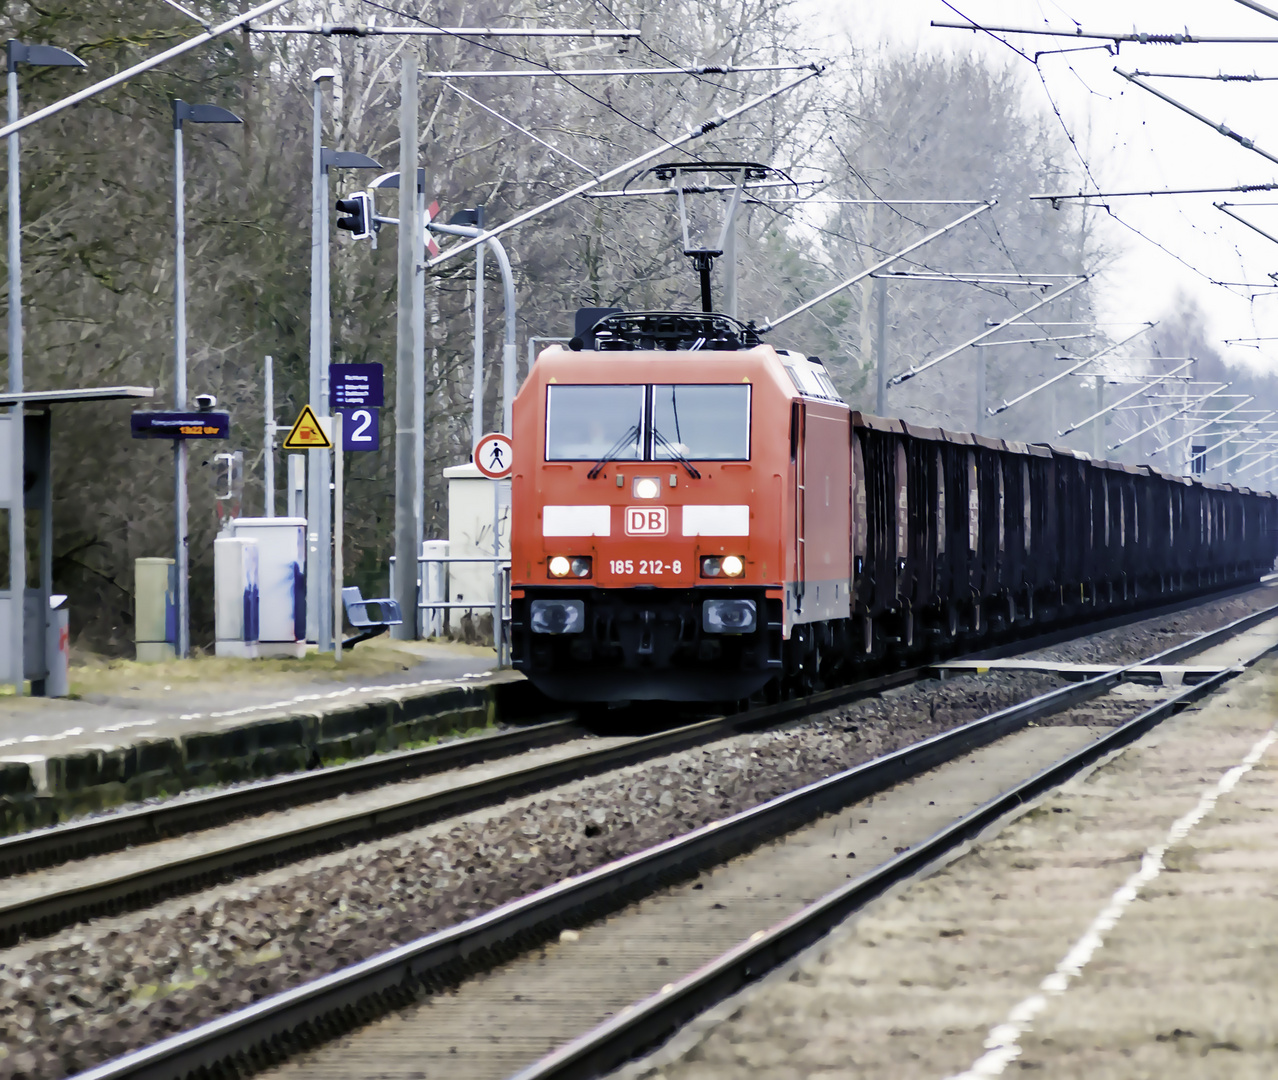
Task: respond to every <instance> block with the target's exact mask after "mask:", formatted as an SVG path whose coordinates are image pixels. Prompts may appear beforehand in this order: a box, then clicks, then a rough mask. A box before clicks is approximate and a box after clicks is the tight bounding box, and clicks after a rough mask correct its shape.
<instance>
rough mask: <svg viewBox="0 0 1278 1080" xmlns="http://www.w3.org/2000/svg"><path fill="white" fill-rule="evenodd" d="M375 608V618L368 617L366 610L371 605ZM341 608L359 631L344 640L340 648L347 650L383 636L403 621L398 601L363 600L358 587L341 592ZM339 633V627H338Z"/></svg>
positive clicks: (350, 587)
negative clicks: (380, 635) (379, 635)
mask: <svg viewBox="0 0 1278 1080" xmlns="http://www.w3.org/2000/svg"><path fill="white" fill-rule="evenodd" d="M374 604H375V605H376V606H377V618H375V619H374V618H373V617H372V616H371V615H369V612H368V609H369V607H370V606H371V605H374ZM342 606H343V607H345V608H346V618H347V621H349V622H350V624H351V625H352V626H353V627H355V629H356V630H359V631H360V633H358V634H356V635H355V636H354V637H353V638H344V639H343V640H342V647H343V648H344V649H349V648H350V647H351V646H352V645H358V644H359V643H360V642H361V641H367V640H368V639H369V638H373V637H377V635H378V634H384V633H385V632H386V631H387V629H389V628H390V627H392V626H398V625H399V624H400V623H402V622H403V621H404V618H403V616H402V615H401V614H400V610H399V603H398V601H395V600H391V599H390V598H389V597H383V598H379V599H376V600H365V599H364V597H363V596H362V595H361V594H360V591H359V586H358V585H351V586H349V587H348V588H344V589H343V590H342ZM338 631H339V633H340V631H341V627H338Z"/></svg>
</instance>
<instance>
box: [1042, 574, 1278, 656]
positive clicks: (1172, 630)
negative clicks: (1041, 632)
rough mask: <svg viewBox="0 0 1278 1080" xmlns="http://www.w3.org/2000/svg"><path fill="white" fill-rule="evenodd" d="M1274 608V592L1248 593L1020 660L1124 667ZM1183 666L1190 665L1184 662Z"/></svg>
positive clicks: (1277, 598) (1277, 593) (1276, 591)
mask: <svg viewBox="0 0 1278 1080" xmlns="http://www.w3.org/2000/svg"><path fill="white" fill-rule="evenodd" d="M1275 604H1278V589H1273V588H1258V589H1252V590H1250V591H1248V592H1245V593H1240V594H1239V595H1238V596H1232V597H1230V598H1229V599H1227V600H1218V601H1215V602H1213V603H1209V604H1203V605H1202V606H1201V607H1196V608H1190V609H1188V610H1187V611H1183V612H1180V613H1178V614H1176V615H1161V616H1157V617H1155V618H1153V619H1146V620H1144V621H1142V622H1138V623H1132V624H1131V625H1130V626H1120V627H1119V628H1118V629H1116V630H1106V631H1103V632H1102V633H1099V634H1090V635H1088V636H1087V637H1085V638H1078V639H1076V640H1074V641H1067V642H1064V643H1063V644H1061V645H1053V646H1051V647H1050V648H1046V649H1038V650H1036V651H1034V652H1027V653H1025V654H1024V659H1032V660H1055V661H1058V662H1060V663H1066V664H1124V663H1131V662H1133V661H1135V660H1140V659H1142V658H1143V657H1146V656H1153V655H1154V654H1155V653H1158V652H1162V651H1163V650H1164V649H1170V648H1172V647H1173V646H1175V645H1180V644H1181V643H1182V642H1186V641H1188V640H1189V639H1190V638H1195V637H1197V636H1198V635H1199V634H1205V633H1207V632H1208V631H1209V630H1218V629H1219V628H1220V627H1222V626H1228V625H1229V624H1230V623H1231V622H1234V621H1235V620H1237V619H1241V618H1243V616H1245V615H1250V614H1252V612H1255V611H1261V610H1262V609H1264V608H1267V607H1273V606H1274V605H1275ZM1185 662H1186V663H1190V664H1192V663H1193V660H1192V659H1190V660H1187V661H1185Z"/></svg>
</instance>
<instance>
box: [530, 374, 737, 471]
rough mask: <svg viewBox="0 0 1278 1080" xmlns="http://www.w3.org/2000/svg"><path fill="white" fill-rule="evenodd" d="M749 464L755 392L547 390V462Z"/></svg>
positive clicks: (726, 388) (731, 387) (724, 388)
mask: <svg viewBox="0 0 1278 1080" xmlns="http://www.w3.org/2000/svg"><path fill="white" fill-rule="evenodd" d="M604 459H606V460H608V461H679V460H689V459H690V460H695V461H748V460H749V459H750V387H749V386H748V385H743V384H738V383H729V384H727V385H722V384H721V385H713V386H687V385H669V384H667V385H657V386H565V385H561V384H555V385H552V386H549V387H547V395H546V460H547V461H601V460H604Z"/></svg>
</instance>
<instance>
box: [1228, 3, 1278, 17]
mask: <svg viewBox="0 0 1278 1080" xmlns="http://www.w3.org/2000/svg"><path fill="white" fill-rule="evenodd" d="M1234 3H1236V4H1242V6H1243V7H1245V8H1251V10H1252V11H1255V12H1257V13H1258V14H1260V15H1265V16H1267V17H1268V18H1270V19H1278V11H1274V9H1273V8H1269V7H1265V5H1264V4H1261V3H1258V0H1234Z"/></svg>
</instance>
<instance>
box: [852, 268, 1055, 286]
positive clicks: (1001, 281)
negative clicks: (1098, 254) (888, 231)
mask: <svg viewBox="0 0 1278 1080" xmlns="http://www.w3.org/2000/svg"><path fill="white" fill-rule="evenodd" d="M870 276H871V277H874V278H876V279H877V278H884V279H907V280H911V281H953V282H957V283H958V284H960V285H1021V286H1024V287H1027V288H1033V289H1050V288H1051V287H1052V285H1053V283H1054V280H1058V279H1061V278H1064V279H1065V280H1069V279H1070V278H1074V277H1077V276H1078V275H1077V274H982V273H979V272H976V273H968V274H964V273H957V272H956V273H953V274H947V273H945V272H944V271H940V270H936V271H922V270H889V271H887V272H886V273H883V274H872V275H870ZM1040 279H1051V280H1040Z"/></svg>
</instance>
